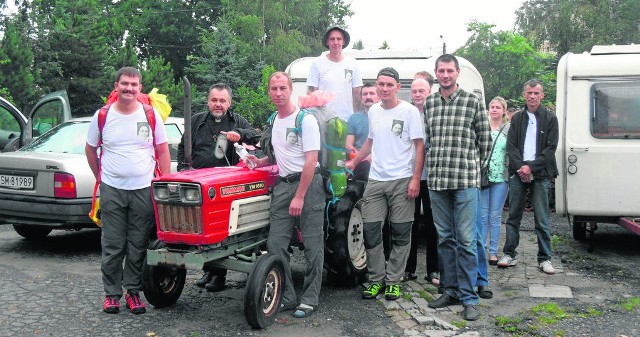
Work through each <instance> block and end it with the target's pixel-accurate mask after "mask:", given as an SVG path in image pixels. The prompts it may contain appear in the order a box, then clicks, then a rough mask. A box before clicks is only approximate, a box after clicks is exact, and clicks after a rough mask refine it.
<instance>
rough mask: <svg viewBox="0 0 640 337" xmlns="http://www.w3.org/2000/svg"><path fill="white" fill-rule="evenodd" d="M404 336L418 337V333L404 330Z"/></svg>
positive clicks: (412, 330)
mask: <svg viewBox="0 0 640 337" xmlns="http://www.w3.org/2000/svg"><path fill="white" fill-rule="evenodd" d="M404 335H405V336H420V335H421V334H420V331H416V330H414V329H406V330H404Z"/></svg>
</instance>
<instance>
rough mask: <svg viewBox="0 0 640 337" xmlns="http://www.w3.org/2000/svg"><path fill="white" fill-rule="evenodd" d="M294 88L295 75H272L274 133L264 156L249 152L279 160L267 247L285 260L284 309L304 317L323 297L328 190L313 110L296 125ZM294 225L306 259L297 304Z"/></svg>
mask: <svg viewBox="0 0 640 337" xmlns="http://www.w3.org/2000/svg"><path fill="white" fill-rule="evenodd" d="M292 90H293V84H292V82H291V78H290V77H289V75H287V74H286V73H283V72H275V73H274V74H273V75H271V76H270V77H269V97H270V98H271V101H272V102H273V104H275V106H276V108H277V110H278V111H277V115H276V116H275V117H274V118H273V124H272V125H271V126H270V129H268V130H267V131H265V135H266V136H270V142H263V143H262V144H261V145H262V148H263V150H264V151H266V152H267V154H269V155H268V156H266V157H263V158H260V159H258V158H256V157H255V156H253V155H249V156H248V157H247V159H248V160H249V161H253V162H255V163H256V167H261V166H267V165H272V164H274V163H277V164H278V167H279V174H280V177H279V178H278V181H277V183H276V185H275V187H274V189H273V194H272V197H271V215H270V222H271V226H270V227H269V238H268V240H267V250H268V251H269V253H273V254H276V255H278V256H279V257H280V258H281V259H282V260H283V261H285V262H286V263H285V276H286V281H285V285H286V286H285V290H284V295H283V297H282V303H283V304H282V308H281V310H291V309H293V308H295V309H296V310H295V312H294V313H293V316H294V317H297V318H303V317H307V316H309V315H310V314H311V313H312V312H313V311H314V310H315V309H316V307H317V306H318V302H319V297H320V287H321V285H322V269H323V259H324V234H323V233H324V232H323V228H322V225H323V219H324V203H325V192H324V186H323V182H322V177H321V176H320V170H319V164H318V152H319V150H320V128H319V126H318V122H317V120H316V118H315V117H314V116H313V115H312V114H304V115H303V116H304V117H303V118H302V121H301V122H299V126H300V127H299V128H296V120H297V119H298V114H299V113H301V112H300V108H299V107H298V106H296V105H295V104H294V103H293V102H291V93H292ZM296 130H297V131H296ZM291 132H297V133H298V134H297V137H289V133H291ZM265 135H263V137H265ZM268 143H270V144H268ZM271 145H272V150H273V151H271ZM274 157H275V158H274ZM274 160H275V161H274ZM296 225H297V226H299V228H300V231H301V232H302V236H303V239H304V256H305V259H306V261H307V270H306V272H305V277H304V286H303V290H302V298H301V299H300V304H299V305H297V306H296V304H297V301H296V293H295V291H294V288H293V280H292V278H291V267H290V264H289V262H290V256H289V252H288V251H287V250H288V248H289V243H290V242H291V236H292V234H293V232H294V227H295V226H296Z"/></svg>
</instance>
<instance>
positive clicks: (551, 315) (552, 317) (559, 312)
mask: <svg viewBox="0 0 640 337" xmlns="http://www.w3.org/2000/svg"><path fill="white" fill-rule="evenodd" d="M531 311H532V312H533V313H534V314H536V315H537V317H538V320H539V321H540V323H542V324H543V325H552V324H556V323H558V321H560V320H562V319H564V318H567V312H566V311H564V309H562V308H560V307H559V306H558V305H557V304H556V303H542V304H538V305H535V306H534V307H533V308H531Z"/></svg>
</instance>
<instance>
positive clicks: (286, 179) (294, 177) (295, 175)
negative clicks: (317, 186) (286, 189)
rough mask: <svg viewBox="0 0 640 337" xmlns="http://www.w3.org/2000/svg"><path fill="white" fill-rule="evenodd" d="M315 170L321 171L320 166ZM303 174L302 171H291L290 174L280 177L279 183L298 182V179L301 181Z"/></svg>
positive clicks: (316, 171)
mask: <svg viewBox="0 0 640 337" xmlns="http://www.w3.org/2000/svg"><path fill="white" fill-rule="evenodd" d="M313 172H314V174H318V173H320V168H319V167H316V169H315V170H314V171H313ZM301 176H302V172H298V173H291V174H290V175H288V176H284V177H278V183H280V182H283V183H285V184H293V183H297V182H298V181H300V177H301Z"/></svg>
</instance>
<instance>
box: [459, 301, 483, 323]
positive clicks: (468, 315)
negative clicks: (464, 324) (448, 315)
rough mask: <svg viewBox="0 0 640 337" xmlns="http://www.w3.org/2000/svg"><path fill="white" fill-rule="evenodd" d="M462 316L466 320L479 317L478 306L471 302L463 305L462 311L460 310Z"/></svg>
mask: <svg viewBox="0 0 640 337" xmlns="http://www.w3.org/2000/svg"><path fill="white" fill-rule="evenodd" d="M462 318H464V319H465V320H467V321H475V320H477V319H478V318H480V311H478V307H477V306H476V305H473V304H469V305H465V306H464V311H463V312H462Z"/></svg>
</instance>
